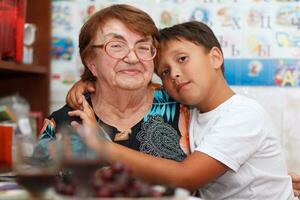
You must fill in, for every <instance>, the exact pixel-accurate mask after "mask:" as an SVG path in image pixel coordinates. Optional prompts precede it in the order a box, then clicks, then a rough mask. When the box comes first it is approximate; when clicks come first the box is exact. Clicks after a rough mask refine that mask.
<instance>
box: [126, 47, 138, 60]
mask: <svg viewBox="0 0 300 200" xmlns="http://www.w3.org/2000/svg"><path fill="white" fill-rule="evenodd" d="M124 61H125V62H128V63H137V62H139V58H138V57H137V55H136V53H135V51H134V50H133V49H132V50H130V51H129V53H128V54H127V56H125V58H124Z"/></svg>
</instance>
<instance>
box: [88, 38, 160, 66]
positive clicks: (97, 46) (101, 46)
mask: <svg viewBox="0 0 300 200" xmlns="http://www.w3.org/2000/svg"><path fill="white" fill-rule="evenodd" d="M111 42H120V43H123V44H125V45H126V46H127V49H128V53H127V54H125V55H124V56H123V57H122V58H116V57H113V56H112V55H110V54H109V53H108V52H107V50H106V46H107V45H108V44H109V43H111ZM139 43H142V42H139ZM139 43H136V44H139ZM136 44H135V45H134V47H133V48H129V46H128V44H127V43H126V42H123V41H115V40H110V41H107V42H105V43H104V44H96V45H92V48H101V49H104V51H105V53H106V54H107V55H108V56H110V57H112V58H114V59H120V60H123V59H124V58H125V57H126V56H128V54H129V53H130V52H131V51H132V50H133V52H134V53H135V55H136V57H137V58H138V59H139V60H142V61H150V60H153V59H154V58H155V56H156V54H157V48H156V47H155V46H154V45H153V44H151V47H152V48H153V49H154V51H155V52H154V55H153V56H152V57H151V58H150V59H141V58H140V57H139V56H138V54H137V53H136V50H135V48H136Z"/></svg>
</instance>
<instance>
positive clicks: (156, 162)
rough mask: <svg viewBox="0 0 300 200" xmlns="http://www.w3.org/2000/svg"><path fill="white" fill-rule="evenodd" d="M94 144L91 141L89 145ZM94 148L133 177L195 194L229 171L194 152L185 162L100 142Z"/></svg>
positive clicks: (205, 156)
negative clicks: (126, 169) (127, 170)
mask: <svg viewBox="0 0 300 200" xmlns="http://www.w3.org/2000/svg"><path fill="white" fill-rule="evenodd" d="M91 142H93V141H91ZM100 143H102V144H99V145H98V146H97V147H96V148H98V151H100V152H102V153H104V154H105V155H107V161H108V162H110V163H113V162H117V161H120V162H124V163H126V164H127V165H128V166H129V167H130V169H131V171H132V174H133V176H136V177H139V178H141V179H143V180H145V181H147V182H150V183H154V184H164V185H175V186H178V187H183V188H186V189H188V190H190V191H194V190H196V189H198V188H200V187H202V186H204V185H206V184H208V183H210V182H211V181H213V180H215V179H216V178H218V177H219V176H221V175H222V174H224V173H225V172H226V171H227V170H229V168H228V167H227V166H225V165H224V164H222V163H221V162H219V161H217V160H215V159H214V158H212V157H210V156H208V155H207V154H204V153H201V152H198V151H196V152H194V153H192V154H191V155H189V156H188V157H187V158H186V159H185V160H184V161H182V162H176V161H173V160H168V159H163V158H158V157H154V156H150V155H147V154H144V153H141V152H138V151H134V150H131V149H128V148H126V147H124V146H121V145H119V144H116V143H112V142H110V143H109V142H103V141H101V142H100Z"/></svg>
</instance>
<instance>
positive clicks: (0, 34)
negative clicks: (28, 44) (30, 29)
mask: <svg viewBox="0 0 300 200" xmlns="http://www.w3.org/2000/svg"><path fill="white" fill-rule="evenodd" d="M26 2H27V1H26V0H1V1H0V46H1V47H0V59H1V60H15V61H17V62H21V61H22V59H23V41H24V23H25V18H26V17H25V16H26Z"/></svg>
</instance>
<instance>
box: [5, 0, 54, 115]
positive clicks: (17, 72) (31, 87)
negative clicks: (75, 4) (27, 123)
mask: <svg viewBox="0 0 300 200" xmlns="http://www.w3.org/2000/svg"><path fill="white" fill-rule="evenodd" d="M26 22H27V23H33V24H35V25H36V27H37V32H36V40H35V43H34V44H33V49H34V56H33V63H32V64H30V65H28V64H20V63H16V62H12V61H1V60H0V97H2V96H7V95H12V94H15V93H19V94H20V95H21V96H22V97H24V98H26V100H27V101H28V102H29V103H30V106H31V110H32V111H39V112H42V114H43V117H45V116H47V115H48V114H49V107H50V106H49V102H50V101H49V99H50V94H49V91H50V89H49V87H50V83H49V81H50V44H51V43H50V41H51V35H50V33H51V0H43V1H40V0H27V9H26Z"/></svg>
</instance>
